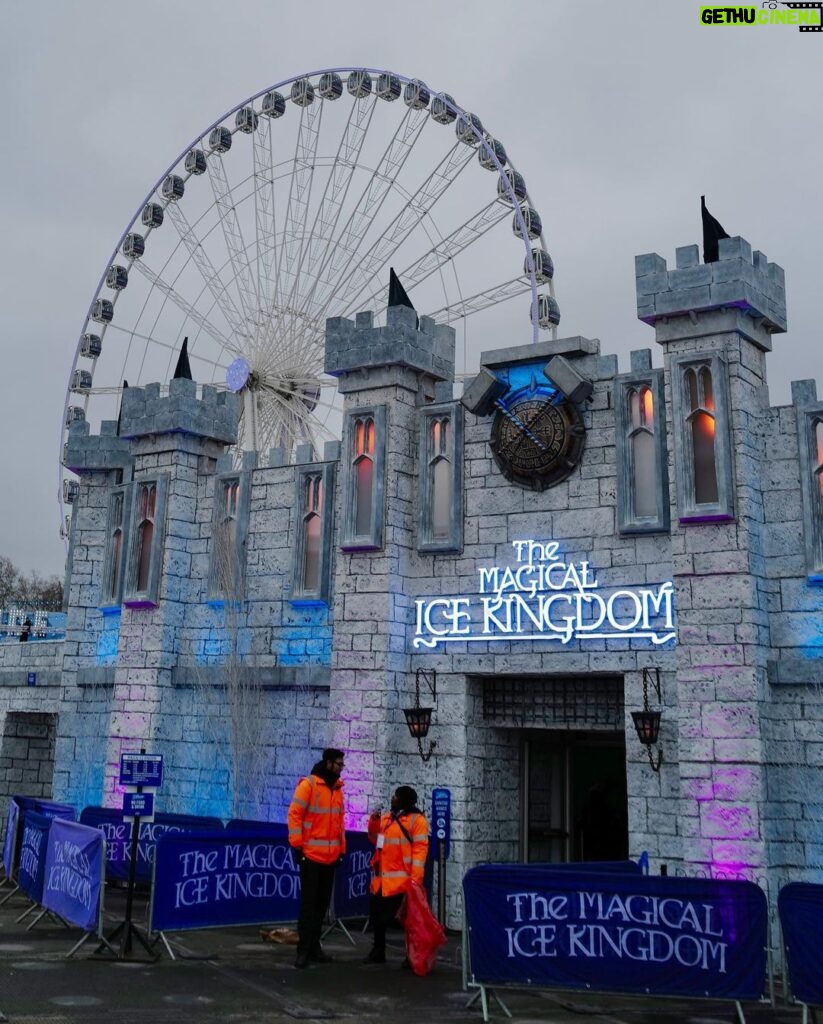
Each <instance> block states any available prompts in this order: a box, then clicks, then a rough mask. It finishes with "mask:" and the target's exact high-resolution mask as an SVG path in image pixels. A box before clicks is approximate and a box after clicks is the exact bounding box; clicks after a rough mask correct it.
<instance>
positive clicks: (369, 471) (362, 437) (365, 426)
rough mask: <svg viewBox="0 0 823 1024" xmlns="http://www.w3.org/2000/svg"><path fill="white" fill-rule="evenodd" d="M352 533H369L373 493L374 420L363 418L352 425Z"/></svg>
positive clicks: (364, 534)
mask: <svg viewBox="0 0 823 1024" xmlns="http://www.w3.org/2000/svg"><path fill="white" fill-rule="evenodd" d="M353 468H354V481H355V484H354V532H355V533H356V534H357V535H358V536H360V537H363V536H367V535H368V534H370V533H371V522H372V494H373V491H374V419H373V418H372V417H371V416H365V417H363V418H362V419H356V420H355V423H354V466H353Z"/></svg>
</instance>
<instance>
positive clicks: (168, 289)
mask: <svg viewBox="0 0 823 1024" xmlns="http://www.w3.org/2000/svg"><path fill="white" fill-rule="evenodd" d="M134 265H135V267H137V269H138V270H139V272H140V273H141V274H142V275H143V277H145V278H146V280H148V281H150V282H151V283H152V285H153V286H154V287H155V288H157V290H158V291H160V292H162V293H163V295H165V296H166V298H167V299H169V300H170V301H171V302H173V303H174V305H175V306H177V308H178V309H179V310H180V311H181V312H183V313H185V314H186V316H188V317H189V318H190V319H191V320H192V321H193V322H194V323H196V324H197V325H198V327H200V328H202V330H204V331H205V332H206V334H208V335H210V336H211V337H212V338H213V339H214V340H215V341H216V342H217V343H218V344H219V345H220V347H221V348H222V349H224V350H226V351H228V352H234V353H235V354H237V351H238V350H237V345H236V343H235V342H233V341H232V340H231V339H229V338H227V337H226V336H225V335H224V334H221V333H220V331H219V330H218V329H217V328H216V327H215V326H214V324H212V323H211V322H210V321H209V320H208V319H207V318H206V317H205V316H203V314H202V313H200V312H198V310H196V309H195V308H194V306H192V305H191V303H189V302H187V301H186V300H185V299H184V298H183V296H182V295H181V294H180V293H179V292H177V291H175V289H174V288H172V286H171V285H170V284H167V283H166V282H165V281H164V280H163V279H162V278H161V277H160V276H159V275H158V274H155V273H154V271H153V270H150V269H149V267H148V266H147V264H145V263H144V262H143V261H142V260H141V261H140V262H139V263H135V264H134Z"/></svg>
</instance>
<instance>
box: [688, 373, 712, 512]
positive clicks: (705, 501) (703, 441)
mask: <svg viewBox="0 0 823 1024" xmlns="http://www.w3.org/2000/svg"><path fill="white" fill-rule="evenodd" d="M683 384H684V392H685V398H686V423H687V427H688V431H689V441H690V447H691V467H690V468H691V477H692V483H693V494H694V503H695V504H696V505H713V504H716V503H717V502H718V500H719V491H718V486H717V454H716V451H715V435H716V432H717V430H716V423H715V416H714V393H713V386H712V374H711V370H710V369H709V367H708V366H700V367H689V368H688V369H687V370H686V371H685V373H684V375H683Z"/></svg>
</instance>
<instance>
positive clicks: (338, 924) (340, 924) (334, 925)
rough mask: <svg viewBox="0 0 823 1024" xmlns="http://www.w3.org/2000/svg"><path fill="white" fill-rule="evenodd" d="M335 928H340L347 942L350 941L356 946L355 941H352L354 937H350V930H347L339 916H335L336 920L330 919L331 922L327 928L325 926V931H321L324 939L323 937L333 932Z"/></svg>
mask: <svg viewBox="0 0 823 1024" xmlns="http://www.w3.org/2000/svg"><path fill="white" fill-rule="evenodd" d="M335 928H339V929H340V930H341V931H342V932H343V934H344V935H345V936H346V938H347V939H348V940H349V942H350V943H351V944H352V945H353V946H357V943H356V942H355V941H354V939H353V938H352V935H351V932H350V931H349V929H348V928H347V927H346V926H345V925H344V924H343V922H342V921H341V920H340V918H339V917H338V918H337V920H336V921H332V923H331V924H330V925H329V927H328V928H327V929H326V930H325V931H324V932H323V935H322V938H324V939H325V937H326V936H327V935H329V934H330V933H331V932H333V931H334V929H335Z"/></svg>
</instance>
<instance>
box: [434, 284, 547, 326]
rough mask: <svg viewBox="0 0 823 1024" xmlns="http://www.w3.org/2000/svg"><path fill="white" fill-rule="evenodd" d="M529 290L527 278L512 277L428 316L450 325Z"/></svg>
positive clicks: (437, 321)
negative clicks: (503, 282)
mask: <svg viewBox="0 0 823 1024" xmlns="http://www.w3.org/2000/svg"><path fill="white" fill-rule="evenodd" d="M530 290H531V283H530V281H529V279H528V278H523V277H522V276H521V277H514V278H512V280H511V281H506V282H505V284H499V285H495V286H494V287H493V288H489V289H487V290H486V291H483V292H478V293H477V294H476V295H470V296H469V298H467V299H463V300H462V301H461V302H457V303H455V304H454V305H452V306H443V307H442V308H441V309H438V310H435V311H434V313H430V314H429V316H431V318H432V320H434V321H435V323H438V324H451V323H454V321H455V320H460V319H461V318H462V317H466V316H471V315H472V314H473V313H479V312H480V311H481V310H484V309H488V308H489V306H496V305H498V304H499V303H501V302H507V301H508V300H509V299H513V298H515V297H516V296H517V295H522V294H523V293H524V292H527V291H530Z"/></svg>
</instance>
